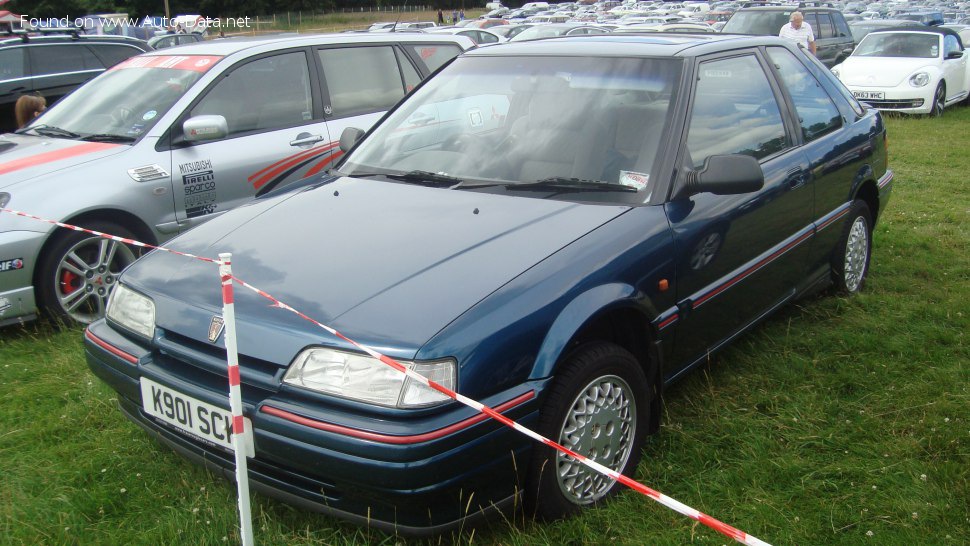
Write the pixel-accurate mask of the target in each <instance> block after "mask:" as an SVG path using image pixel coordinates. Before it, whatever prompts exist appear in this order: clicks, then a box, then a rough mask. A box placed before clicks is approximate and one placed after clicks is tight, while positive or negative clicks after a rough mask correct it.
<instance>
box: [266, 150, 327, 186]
mask: <svg viewBox="0 0 970 546" xmlns="http://www.w3.org/2000/svg"><path fill="white" fill-rule="evenodd" d="M335 147H337V143H336V142H332V143H330V144H327V145H326V146H321V147H319V148H313V149H312V150H311V151H312V152H314V153H312V154H306V155H304V156H299V157H296V156H294V157H293V159H291V160H289V161H287V162H286V163H283V164H281V165H279V166H277V167H275V168H273V169H272V170H270V171H269V172H267V173H266V174H263V175H262V176H260V177H259V178H258V179H257V180H254V181H253V188H255V189H257V190H258V189H259V188H262V187H263V186H265V185H266V184H267V183H268V182H269V181H270V180H272V179H273V178H275V177H276V176H277V175H279V174H281V173H283V172H284V171H286V170H287V169H289V168H290V167H293V166H295V165H298V164H299V163H301V162H303V161H308V160H310V159H312V158H313V157H316V156H318V155H322V154H325V153H327V152H329V151H330V150H333V149H334V148H335Z"/></svg>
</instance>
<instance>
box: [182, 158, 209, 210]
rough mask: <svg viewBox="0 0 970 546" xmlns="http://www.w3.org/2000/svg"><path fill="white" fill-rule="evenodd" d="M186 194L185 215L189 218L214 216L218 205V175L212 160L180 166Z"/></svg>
mask: <svg viewBox="0 0 970 546" xmlns="http://www.w3.org/2000/svg"><path fill="white" fill-rule="evenodd" d="M179 173H180V174H181V175H182V188H183V191H184V193H185V215H186V216H187V217H189V218H195V217H197V216H204V215H206V214H212V213H213V212H215V211H216V209H217V208H218V205H217V204H216V197H217V196H216V175H215V172H214V170H213V169H212V160H211V159H204V160H202V161H191V162H189V163H182V164H181V165H179Z"/></svg>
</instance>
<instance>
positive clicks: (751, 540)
mask: <svg viewBox="0 0 970 546" xmlns="http://www.w3.org/2000/svg"><path fill="white" fill-rule="evenodd" d="M0 212H10V213H13V214H16V215H18V216H23V217H25V218H32V219H34V220H39V221H41V222H47V223H49V224H54V225H56V226H60V227H63V228H67V229H71V230H74V231H82V232H85V233H90V234H92V235H96V236H98V237H104V238H106V239H111V240H114V241H119V242H122V243H126V244H131V245H135V246H140V247H145V248H153V249H156V250H162V251H165V252H169V253H172V254H176V255H178V256H185V257H187V258H194V259H197V260H202V261H204V262H209V263H215V264H219V265H220V275H221V276H222V287H223V288H222V291H223V301H224V309H228V311H224V312H228V313H232V314H230V315H229V316H224V317H223V319H224V320H225V321H226V324H227V328H226V346H227V350H228V348H229V347H228V345H229V327H228V324H229V323H230V318H232V319H233V320H232V323H233V324H234V323H235V318H234V317H235V315H234V310H233V309H232V303H233V292H232V282H231V281H235V282H237V283H239V285H240V286H243V287H244V288H247V289H249V290H251V291H253V292H255V293H256V294H258V295H259V296H261V297H263V298H265V299H267V300H269V301H270V302H271V303H272V304H273V306H274V307H279V308H280V309H283V310H286V311H289V312H291V313H293V314H295V315H297V316H298V317H300V318H302V319H304V320H306V321H308V322H310V323H312V324H315V325H317V326H318V327H320V328H322V329H324V330H326V331H327V332H329V333H330V334H331V335H334V336H336V337H338V338H340V339H342V340H344V341H346V342H347V343H350V344H351V345H353V346H355V347H357V348H359V349H360V350H362V351H364V352H365V353H367V354H368V355H370V356H371V357H373V358H375V359H377V360H380V361H381V362H383V363H384V364H387V365H388V366H390V367H392V368H394V369H395V370H397V371H398V372H400V373H403V374H404V375H406V376H408V377H410V378H412V379H414V380H415V381H418V382H419V383H421V384H423V385H426V386H428V387H430V388H432V389H434V390H436V391H438V392H440V393H442V394H444V395H445V396H448V397H449V398H452V399H454V400H456V401H458V402H460V403H462V404H464V405H466V406H468V407H470V408H472V409H474V410H476V411H478V412H480V413H483V414H485V415H487V416H488V417H491V418H492V419H495V420H496V421H498V422H500V423H502V424H503V425H505V426H507V427H510V428H512V429H514V430H516V431H518V432H520V433H522V434H524V435H526V436H528V437H529V438H532V439H533V440H536V441H538V442H541V443H543V444H545V445H547V446H549V447H551V448H553V449H556V450H557V451H560V452H562V453H564V454H566V455H568V456H570V457H572V458H573V459H575V460H577V461H579V462H580V463H581V464H583V465H585V466H587V467H589V468H590V469H592V470H594V471H595V472H598V473H600V474H603V475H605V476H608V477H610V478H611V479H614V480H616V481H618V482H620V483H622V484H623V485H625V486H627V487H629V488H631V489H633V490H634V491H637V492H639V493H641V494H643V495H646V496H648V497H650V498H651V499H653V500H655V501H657V502H659V503H660V504H662V505H664V506H666V507H667V508H670V509H671V510H674V511H675V512H678V513H680V514H683V515H685V516H687V517H689V518H691V519H693V520H696V521H698V522H700V523H702V524H704V525H706V526H708V527H710V528H711V529H714V530H715V531H717V532H719V533H721V534H723V535H725V536H727V537H730V538H732V539H734V540H736V541H738V542H740V543H742V544H747V545H749V546H770V545H769V544H768V543H767V542H764V541H763V540H761V539H758V538H757V537H754V536H751V535H749V534H747V533H745V532H744V531H741V530H739V529H735V528H734V527H732V526H730V525H728V524H726V523H724V522H722V521H720V520H717V519H715V518H713V517H711V516H708V515H707V514H704V513H703V512H700V511H698V510H695V509H694V508H691V507H690V506H687V505H686V504H683V503H681V502H679V501H677V500H674V499H672V498H670V497H668V496H667V495H664V494H663V493H660V492H659V491H655V490H654V489H651V488H649V487H647V486H645V485H643V484H641V483H640V482H637V481H636V480H633V479H631V478H628V477H627V476H624V475H622V474H620V473H619V472H616V471H615V470H611V469H609V468H606V467H605V466H603V465H601V464H599V463H597V462H596V461H592V460H590V459H588V458H586V457H585V456H583V455H580V454H579V453H576V452H574V451H572V450H570V449H569V448H566V447H564V446H562V445H559V444H558V443H557V442H554V441H552V440H550V439H548V438H546V437H545V436H543V435H541V434H539V433H537V432H535V431H533V430H531V429H529V428H527V427H524V426H522V425H520V424H519V423H516V422H515V421H512V420H511V419H509V418H508V417H505V416H504V415H502V414H501V413H499V412H497V411H495V410H494V409H492V408H490V407H488V406H486V405H484V404H482V403H481V402H478V401H476V400H472V399H470V398H467V397H465V396H462V395H461V394H458V393H457V392H455V391H453V390H451V389H449V388H447V387H445V386H443V385H440V384H438V383H436V382H434V381H431V380H430V379H428V378H427V377H424V376H423V375H421V374H419V373H416V372H414V371H411V370H409V369H408V368H406V367H404V365H402V364H401V363H400V362H398V361H396V360H394V359H393V358H391V357H388V356H385V355H383V354H381V353H379V352H377V351H375V350H374V349H372V348H370V347H368V346H366V345H362V344H360V343H357V342H356V341H354V340H352V339H350V338H348V337H347V336H345V335H343V334H341V333H340V332H338V331H337V330H335V329H333V328H331V327H330V326H327V325H326V324H323V323H321V322H319V321H317V320H315V319H313V318H311V317H309V316H307V315H306V314H304V313H302V312H300V311H298V310H297V309H294V308H293V307H291V306H289V305H287V304H285V303H283V302H282V301H280V300H278V299H276V298H275V297H273V296H271V295H270V294H268V293H266V292H265V291H263V290H260V289H259V288H257V287H255V286H253V285H251V284H249V283H247V282H245V281H243V280H242V279H240V278H239V277H236V276H234V275H232V273H231V270H229V272H228V273H226V272H224V271H223V269H222V268H223V267H228V266H229V265H230V264H229V259H228V255H225V254H220V258H223V259H222V260H213V259H212V258H204V257H201V256H195V255H193V254H188V253H185V252H179V251H177V250H172V249H170V248H165V247H161V246H155V245H149V244H146V243H141V242H138V241H132V240H131V239H126V238H123V237H117V236H114V235H109V234H105V233H101V232H98V231H93V230H89V229H84V228H81V227H78V226H73V225H70V224H64V223H61V222H56V221H53V220H47V219H45V218H40V217H38V216H34V215H32V214H27V213H24V212H20V211H15V210H10V209H0ZM227 297H228V302H229V305H228V306H227V305H225V301H226V298H227ZM233 342H234V343H235V331H233ZM233 352H234V351H229V354H230V355H231V354H233ZM238 365H239V364H238V356H237V360H236V373H237V385H236V388H237V394H238V387H239V386H238ZM230 370H232V363H230ZM231 373H232V372H231V371H230V374H231ZM231 381H232V376H231V375H230V382H231ZM230 384H231V383H230ZM231 393H232V387H230V395H231ZM240 405H241V401H240ZM240 421H242V419H241V413H240ZM235 427H236V410H235V408H233V430H234V431H235V430H236V429H235ZM242 428H243V424H242V423H240V429H242ZM237 439H238V440H241V435H240V436H239V437H236V436H235V435H234V439H233V442H234V446H235V451H236V458H237V473H238V468H239V463H238V459H239V457H240V453H242V452H243V449H242V445H241V442H240V443H239V444H238V445H236V444H235V442H237ZM242 458H243V461H245V455H243V456H242ZM244 464H245V463H244ZM242 481H244V480H241V481H240V483H242ZM240 496H241V495H240ZM248 498H249V495H248V494H247V495H246V499H247V500H246V502H247V504H248ZM242 502H243V501H242V499H241V498H240V511H242V504H241V503H242ZM247 519H248V518H247Z"/></svg>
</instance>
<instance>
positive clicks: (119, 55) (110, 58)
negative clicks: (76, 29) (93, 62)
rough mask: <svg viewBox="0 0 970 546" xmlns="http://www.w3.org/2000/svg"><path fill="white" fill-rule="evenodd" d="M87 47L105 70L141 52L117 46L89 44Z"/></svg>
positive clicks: (129, 47)
mask: <svg viewBox="0 0 970 546" xmlns="http://www.w3.org/2000/svg"><path fill="white" fill-rule="evenodd" d="M88 47H90V48H91V49H93V50H94V53H95V54H96V55H97V56H98V57H100V58H101V62H103V63H104V66H105V68H111V67H112V66H114V65H116V64H118V63H120V62H121V61H123V60H125V59H127V58H129V57H134V56H135V55H140V54H141V53H142V50H140V49H138V48H134V47H131V46H126V45H118V44H91V45H89V46H88Z"/></svg>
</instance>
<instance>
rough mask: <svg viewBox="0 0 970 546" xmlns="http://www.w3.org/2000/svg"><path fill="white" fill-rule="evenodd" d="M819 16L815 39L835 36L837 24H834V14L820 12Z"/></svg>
mask: <svg viewBox="0 0 970 546" xmlns="http://www.w3.org/2000/svg"><path fill="white" fill-rule="evenodd" d="M817 17H818V27H816V28H815V39H816V40H818V39H820V38H834V37H835V25H833V24H832V16H831V15H829V14H828V13H819V14H817Z"/></svg>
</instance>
